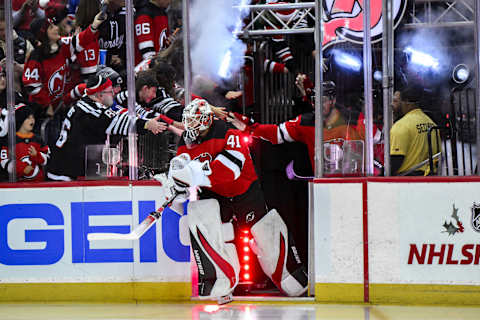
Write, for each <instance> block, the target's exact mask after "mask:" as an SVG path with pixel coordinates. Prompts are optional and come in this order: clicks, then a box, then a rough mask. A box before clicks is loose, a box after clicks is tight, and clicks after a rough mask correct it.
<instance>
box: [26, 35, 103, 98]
mask: <svg viewBox="0 0 480 320" xmlns="http://www.w3.org/2000/svg"><path fill="white" fill-rule="evenodd" d="M97 35H98V32H95V33H93V32H92V30H91V28H90V27H88V28H87V29H85V30H84V31H82V32H80V33H79V34H78V35H76V36H74V37H67V38H62V39H61V40H60V49H59V51H58V52H57V53H56V54H54V55H53V56H50V57H46V58H45V57H43V56H42V53H41V52H40V51H39V50H38V49H36V50H34V51H33V53H32V56H31V57H30V60H28V62H27V63H26V64H25V67H24V71H23V78H22V80H23V83H24V85H25V87H26V88H27V89H28V91H29V101H31V102H36V103H38V104H41V105H42V106H44V107H47V106H48V105H49V104H52V106H54V107H56V106H58V104H59V103H60V102H61V101H62V99H63V98H62V97H64V98H65V99H69V97H70V95H69V94H68V92H69V91H70V90H71V89H73V87H74V85H75V83H71V82H70V81H68V76H69V72H70V64H71V60H72V59H73V58H72V57H73V56H74V54H78V53H80V52H81V51H83V50H84V48H86V47H88V46H89V45H90V43H92V42H97ZM65 93H67V94H65ZM69 102H70V100H68V101H66V103H69Z"/></svg>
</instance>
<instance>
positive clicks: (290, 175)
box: [285, 161, 315, 181]
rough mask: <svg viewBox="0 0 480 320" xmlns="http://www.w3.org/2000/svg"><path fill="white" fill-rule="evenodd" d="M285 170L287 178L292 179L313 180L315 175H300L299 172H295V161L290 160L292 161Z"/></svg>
mask: <svg viewBox="0 0 480 320" xmlns="http://www.w3.org/2000/svg"><path fill="white" fill-rule="evenodd" d="M285 172H286V173H287V178H288V179H290V180H301V181H311V180H313V179H314V178H315V177H313V176H312V177H305V176H299V175H298V174H296V173H295V170H294V169H293V161H290V163H289V164H288V165H287V167H286V168H285Z"/></svg>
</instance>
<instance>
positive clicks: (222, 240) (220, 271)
mask: <svg viewBox="0 0 480 320" xmlns="http://www.w3.org/2000/svg"><path fill="white" fill-rule="evenodd" d="M188 221H189V222H188V224H189V230H190V239H191V245H192V250H193V254H194V258H195V261H196V263H197V267H198V276H199V284H198V289H199V295H200V296H201V297H210V298H218V297H222V296H226V295H229V294H231V293H232V292H233V290H234V289H235V287H236V286H237V284H238V281H239V273H240V263H239V261H238V255H237V250H236V248H235V245H234V244H233V243H229V242H231V241H232V240H233V239H234V232H233V225H232V224H231V223H222V221H221V217H220V206H219V203H218V201H217V200H215V199H205V200H198V201H193V202H190V203H189V204H188ZM251 233H252V235H253V242H252V243H250V246H251V248H252V251H253V252H254V253H255V254H256V255H257V257H258V261H259V263H260V266H261V267H262V269H263V271H264V272H265V274H266V275H267V276H268V277H269V278H270V279H271V280H272V281H273V283H274V284H275V285H276V286H277V287H278V288H279V289H280V290H281V291H282V292H283V293H285V294H286V295H288V296H299V295H302V294H303V293H304V292H305V291H306V290H307V281H308V278H307V274H306V271H305V267H304V266H303V263H302V262H301V260H300V258H299V256H298V254H297V250H296V248H295V245H294V243H293V239H292V237H291V236H290V235H289V232H288V229H287V226H286V225H285V223H284V222H283V220H282V218H281V217H280V215H279V214H278V212H277V211H276V210H275V209H273V210H271V211H269V212H268V213H267V214H266V215H264V216H263V217H262V218H261V219H260V220H258V221H257V222H256V223H255V224H254V225H253V226H252V228H251Z"/></svg>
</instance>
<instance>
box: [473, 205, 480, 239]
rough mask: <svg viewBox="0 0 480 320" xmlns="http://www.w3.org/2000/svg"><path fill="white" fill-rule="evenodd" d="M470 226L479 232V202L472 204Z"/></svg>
mask: <svg viewBox="0 0 480 320" xmlns="http://www.w3.org/2000/svg"><path fill="white" fill-rule="evenodd" d="M472 227H473V230H475V231H477V232H480V204H476V203H475V202H474V203H473V206H472Z"/></svg>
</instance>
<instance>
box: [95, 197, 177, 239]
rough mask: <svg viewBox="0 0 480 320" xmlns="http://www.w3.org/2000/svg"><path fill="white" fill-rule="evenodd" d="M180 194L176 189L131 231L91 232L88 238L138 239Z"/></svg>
mask: <svg viewBox="0 0 480 320" xmlns="http://www.w3.org/2000/svg"><path fill="white" fill-rule="evenodd" d="M178 195H179V192H177V191H175V192H174V194H173V195H172V197H171V198H170V199H169V200H167V201H165V202H164V203H163V204H162V206H161V207H160V208H158V209H157V211H154V212H152V213H150V214H149V215H148V216H147V217H146V218H145V219H144V220H143V221H142V222H141V223H140V224H139V225H138V226H136V227H135V229H133V230H132V231H131V232H130V233H89V234H88V235H87V239H88V240H89V241H95V240H138V239H140V237H141V236H143V235H144V234H145V232H147V231H148V229H150V228H151V227H152V226H153V225H154V224H155V222H157V220H158V219H159V218H160V217H161V216H162V212H163V209H165V208H166V207H167V206H168V205H170V203H172V201H173V200H175V198H176V197H177V196H178Z"/></svg>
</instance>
